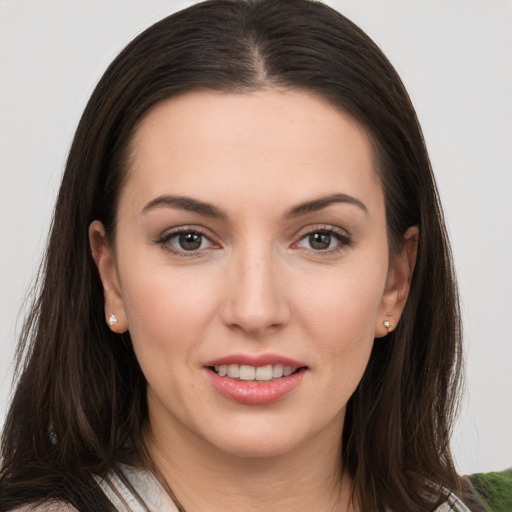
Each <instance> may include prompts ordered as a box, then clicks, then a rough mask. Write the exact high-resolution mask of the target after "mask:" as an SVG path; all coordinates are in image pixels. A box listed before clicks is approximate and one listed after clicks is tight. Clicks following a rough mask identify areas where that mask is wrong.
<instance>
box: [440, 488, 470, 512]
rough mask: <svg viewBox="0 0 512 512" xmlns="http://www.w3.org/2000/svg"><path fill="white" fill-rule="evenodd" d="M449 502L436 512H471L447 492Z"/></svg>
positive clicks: (453, 495)
mask: <svg viewBox="0 0 512 512" xmlns="http://www.w3.org/2000/svg"><path fill="white" fill-rule="evenodd" d="M446 497H447V500H446V501H445V502H444V503H443V504H442V505H441V506H440V507H438V508H436V510H435V512H470V510H469V508H468V507H466V505H464V503H462V501H461V500H460V499H459V498H457V496H455V494H453V493H452V492H449V491H447V492H446Z"/></svg>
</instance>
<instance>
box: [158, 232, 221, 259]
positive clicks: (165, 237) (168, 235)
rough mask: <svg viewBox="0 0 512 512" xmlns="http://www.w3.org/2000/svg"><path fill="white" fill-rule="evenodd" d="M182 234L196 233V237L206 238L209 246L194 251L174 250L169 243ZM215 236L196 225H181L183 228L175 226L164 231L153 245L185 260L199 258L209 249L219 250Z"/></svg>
mask: <svg viewBox="0 0 512 512" xmlns="http://www.w3.org/2000/svg"><path fill="white" fill-rule="evenodd" d="M182 233H196V234H198V235H201V236H203V237H204V238H206V239H207V240H208V241H209V242H210V243H211V246H209V247H206V248H204V249H198V250H196V251H186V250H180V249H177V248H175V247H174V246H171V245H170V244H169V241H170V240H171V239H172V238H174V237H175V236H178V235H180V234H182ZM215 238H216V237H215V236H213V235H212V234H211V232H210V230H207V229H205V228H203V227H201V226H197V225H193V224H191V225H183V226H176V227H174V228H169V229H167V230H165V231H164V232H163V233H162V234H161V235H159V236H158V237H157V239H156V240H155V243H156V244H157V245H161V246H162V247H163V248H164V249H165V250H167V251H168V252H170V253H171V254H174V255H177V256H180V257H185V258H191V257H199V256H201V255H203V254H204V252H205V251H207V250H210V249H212V248H213V249H217V248H220V247H221V245H220V243H219V242H217V241H216V240H215Z"/></svg>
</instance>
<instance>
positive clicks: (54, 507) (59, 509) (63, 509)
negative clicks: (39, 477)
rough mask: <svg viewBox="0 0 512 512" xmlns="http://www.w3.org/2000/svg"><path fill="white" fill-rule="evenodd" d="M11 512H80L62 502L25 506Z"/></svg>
mask: <svg viewBox="0 0 512 512" xmlns="http://www.w3.org/2000/svg"><path fill="white" fill-rule="evenodd" d="M11 512H78V510H77V509H76V508H75V507H72V506H71V505H68V504H67V503H62V502H53V503H43V504H41V505H38V504H33V505H23V506H22V507H19V508H15V509H13V510H12V511H11Z"/></svg>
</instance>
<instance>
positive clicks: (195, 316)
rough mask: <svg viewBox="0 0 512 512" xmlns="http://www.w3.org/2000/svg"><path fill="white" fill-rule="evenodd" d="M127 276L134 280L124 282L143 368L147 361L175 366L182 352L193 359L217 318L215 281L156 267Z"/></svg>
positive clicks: (130, 317) (136, 346)
mask: <svg viewBox="0 0 512 512" xmlns="http://www.w3.org/2000/svg"><path fill="white" fill-rule="evenodd" d="M125 275H129V276H130V277H131V278H130V279H127V280H126V281H124V282H123V287H122V288H123V301H124V304H125V308H126V314H127V318H128V323H129V330H130V335H131V337H132V340H133V343H134V347H135V350H136V352H137V356H138V358H139V362H140V363H141V366H144V361H148V362H149V361H150V360H151V361H153V363H158V361H161V362H163V360H165V359H167V361H166V364H167V365H172V362H173V360H174V358H175V356H176V355H177V354H178V353H181V352H182V351H186V354H187V357H193V350H194V345H195V344H196V343H197V342H198V341H200V340H201V336H202V335H203V334H204V330H205V325H208V324H209V323H211V322H212V318H213V317H214V315H215V310H214V301H213V300H212V297H213V295H212V294H213V293H214V290H215V289H216V288H217V286H216V281H215V279H214V278H212V276H211V278H210V279H201V278H200V276H197V275H193V273H190V272H183V271H181V272H180V271H178V272H176V270H173V269H171V268H170V267H153V268H152V269H151V270H150V271H146V272H144V273H139V272H137V271H133V270H131V271H130V273H129V274H128V273H125ZM153 363H152V364H153Z"/></svg>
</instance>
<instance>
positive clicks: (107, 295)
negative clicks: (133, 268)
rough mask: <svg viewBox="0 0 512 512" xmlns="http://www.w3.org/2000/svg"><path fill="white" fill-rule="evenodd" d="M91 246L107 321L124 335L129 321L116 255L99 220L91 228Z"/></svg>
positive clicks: (115, 330)
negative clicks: (100, 283)
mask: <svg viewBox="0 0 512 512" xmlns="http://www.w3.org/2000/svg"><path fill="white" fill-rule="evenodd" d="M89 244H90V246H91V251H92V257H93V259H94V261H95V263H96V267H97V268H98V273H99V274H100V279H101V282H102V284H103V294H104V299H105V320H106V322H107V324H108V326H109V327H110V329H111V330H112V331H113V332H116V333H118V334H120V333H123V332H125V331H127V330H128V321H127V318H126V313H125V308H124V302H123V295H122V291H121V287H120V285H119V278H118V274H117V263H116V258H115V253H114V250H113V248H112V246H111V245H110V244H109V243H108V241H107V238H106V236H105V228H104V227H103V224H102V223H101V222H100V221H99V220H95V221H93V222H92V223H91V225H90V226H89Z"/></svg>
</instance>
